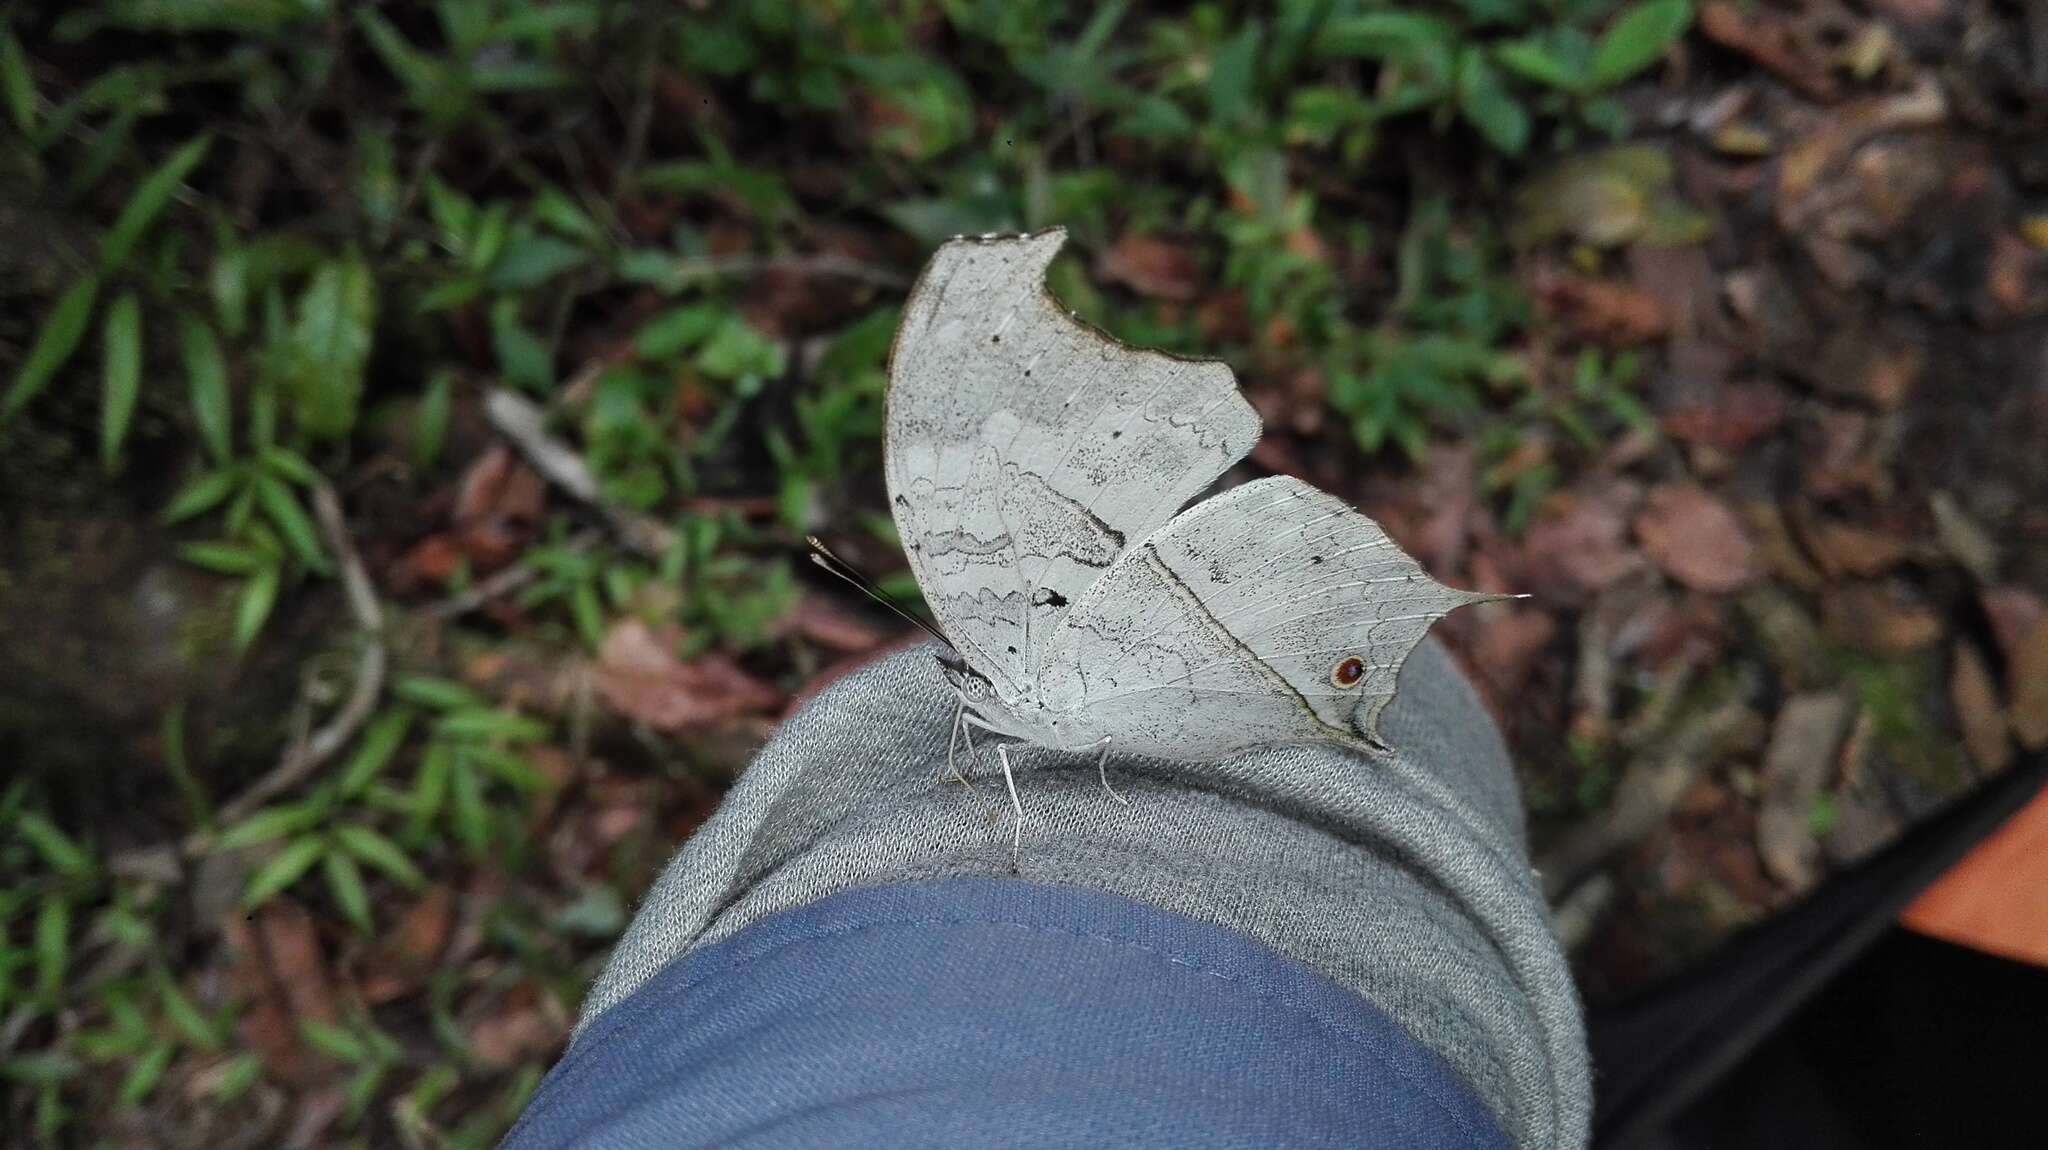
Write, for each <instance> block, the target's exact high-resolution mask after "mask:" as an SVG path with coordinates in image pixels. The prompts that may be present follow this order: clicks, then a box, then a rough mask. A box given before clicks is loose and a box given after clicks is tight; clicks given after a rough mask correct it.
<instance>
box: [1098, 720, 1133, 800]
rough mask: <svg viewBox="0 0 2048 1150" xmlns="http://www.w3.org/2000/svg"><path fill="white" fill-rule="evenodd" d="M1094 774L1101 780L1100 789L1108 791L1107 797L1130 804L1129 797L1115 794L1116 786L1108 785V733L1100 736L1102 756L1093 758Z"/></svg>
mask: <svg viewBox="0 0 2048 1150" xmlns="http://www.w3.org/2000/svg"><path fill="white" fill-rule="evenodd" d="M1095 775H1096V777H1097V778H1099V779H1101V780H1102V789H1103V790H1105V791H1108V792H1109V797H1110V798H1113V799H1115V800H1116V801H1117V802H1120V803H1122V804H1123V805H1125V806H1130V805H1131V800H1129V799H1127V798H1125V797H1123V796H1122V795H1120V794H1117V793H1116V788H1115V787H1112V786H1110V785H1109V736H1108V735H1104V736H1102V756H1101V757H1100V758H1098V759H1096V760H1095Z"/></svg>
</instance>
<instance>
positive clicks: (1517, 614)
mask: <svg viewBox="0 0 2048 1150" xmlns="http://www.w3.org/2000/svg"><path fill="white" fill-rule="evenodd" d="M1556 634H1557V620H1555V619H1552V618H1551V617H1550V615H1549V614H1547V613H1546V612H1543V611H1538V610H1536V609H1535V608H1532V607H1521V608H1509V609H1507V610H1505V611H1501V612H1499V613H1498V614H1496V615H1494V616H1493V617H1492V618H1490V619H1487V620H1486V621H1485V622H1483V623H1481V624H1480V625H1479V633H1478V635H1477V636H1476V637H1475V638H1474V639H1473V641H1472V648H1471V650H1472V668H1473V669H1474V670H1475V671H1476V672H1477V673H1478V677H1479V681H1480V686H1481V687H1482V688H1483V692H1484V694H1485V696H1486V698H1487V700H1488V701H1489V702H1491V703H1492V704H1493V705H1494V711H1495V713H1496V714H1502V713H1505V712H1506V711H1507V710H1509V708H1510V705H1511V703H1512V702H1513V700H1514V697H1515V695H1516V694H1517V693H1519V692H1520V691H1521V689H1522V687H1523V685H1524V684H1525V683H1527V682H1528V679H1529V672H1530V671H1531V669H1532V668H1533V667H1534V665H1535V662H1536V657H1537V656H1538V655H1540V654H1542V652H1543V648H1545V647H1547V646H1549V644H1550V640H1551V639H1552V638H1553V637H1554V636H1556Z"/></svg>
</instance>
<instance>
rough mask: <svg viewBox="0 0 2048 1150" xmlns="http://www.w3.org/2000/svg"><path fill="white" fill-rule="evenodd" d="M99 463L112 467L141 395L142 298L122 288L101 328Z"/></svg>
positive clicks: (117, 460)
mask: <svg viewBox="0 0 2048 1150" xmlns="http://www.w3.org/2000/svg"><path fill="white" fill-rule="evenodd" d="M100 339H101V348H102V350H101V353H100V379H101V383H100V466H101V467H103V468H105V469H106V470H108V471H112V470H114V467H115V465H116V464H118V463H120V462H121V445H122V444H123V443H126V442H127V440H128V427H129V425H130V424H131V423H132V422H134V419H135V402H136V400H138V399H140V398H141V396H142V301H141V300H140V299H137V298H136V295H135V293H134V292H123V293H122V294H121V295H120V296H119V297H118V298H116V299H115V300H114V302H113V304H112V306H110V307H108V308H107V320H106V323H105V325H103V326H102V327H101V328H100Z"/></svg>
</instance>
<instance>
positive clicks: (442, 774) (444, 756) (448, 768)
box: [412, 743, 455, 823]
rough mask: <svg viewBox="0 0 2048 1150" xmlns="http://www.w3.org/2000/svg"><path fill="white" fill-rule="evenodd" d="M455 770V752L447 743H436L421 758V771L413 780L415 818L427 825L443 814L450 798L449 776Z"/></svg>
mask: <svg viewBox="0 0 2048 1150" xmlns="http://www.w3.org/2000/svg"><path fill="white" fill-rule="evenodd" d="M454 770H455V752H454V751H453V750H451V749H450V748H449V746H448V744H446V743H434V744H432V745H430V746H428V747H427V749H426V752H425V753H424V754H422V755H421V756H420V771H419V775H418V777H417V778H415V779H414V780H413V789H412V807H413V817H414V818H416V819H418V820H419V821H420V822H422V823H425V822H427V821H429V820H431V819H433V818H434V816H436V815H438V814H440V813H441V804H442V803H443V802H445V801H447V797H448V776H449V775H451V774H453V773H454Z"/></svg>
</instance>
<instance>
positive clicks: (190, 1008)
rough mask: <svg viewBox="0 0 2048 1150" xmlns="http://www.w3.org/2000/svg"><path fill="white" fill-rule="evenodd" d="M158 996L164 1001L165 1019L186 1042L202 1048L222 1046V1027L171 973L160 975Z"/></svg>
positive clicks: (215, 1048)
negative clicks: (180, 987) (200, 1007)
mask: <svg viewBox="0 0 2048 1150" xmlns="http://www.w3.org/2000/svg"><path fill="white" fill-rule="evenodd" d="M157 998H158V1000H159V1001H161V1002H162V1003H163V1008H164V1020H165V1021H167V1022H169V1023H170V1024H171V1026H172V1028H173V1029H175V1030H176V1031H177V1032H178V1033H179V1034H180V1035H182V1036H184V1039H185V1041H186V1042H188V1043H191V1044H192V1045H193V1046H196V1047H198V1048H200V1049H201V1050H218V1049H219V1048H220V1039H221V1035H220V1027H218V1026H216V1025H214V1022H213V1020H212V1019H210V1018H208V1017H206V1012H205V1011H202V1010H200V1009H199V1005H198V1004H197V1003H195V1002H193V1001H192V1000H191V999H190V998H188V997H186V995H185V992H184V991H183V990H181V989H179V987H178V984H177V982H176V981H174V980H173V979H172V978H171V976H170V975H168V974H160V975H159V976H158V978H157Z"/></svg>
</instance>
